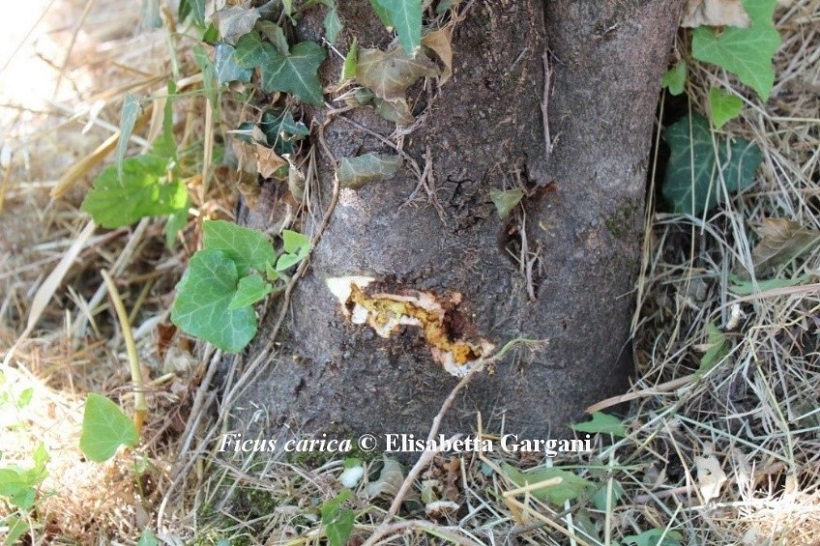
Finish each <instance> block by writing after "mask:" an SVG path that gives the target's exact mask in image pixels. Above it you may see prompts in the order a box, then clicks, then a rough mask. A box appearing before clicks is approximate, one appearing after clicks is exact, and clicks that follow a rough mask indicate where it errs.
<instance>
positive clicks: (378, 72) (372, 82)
mask: <svg viewBox="0 0 820 546" xmlns="http://www.w3.org/2000/svg"><path fill="white" fill-rule="evenodd" d="M437 75H438V67H437V66H436V65H435V64H434V63H433V62H432V61H431V60H430V59H428V58H427V56H425V55H424V54H423V53H421V52H420V51H419V52H417V53H416V55H415V56H414V57H409V56H407V55H406V54H405V53H404V52H403V51H402V50H401V49H399V48H393V49H390V50H389V51H387V52H384V51H381V50H378V49H367V48H364V49H361V50H359V62H358V66H357V67H356V79H357V80H359V83H361V84H362V85H364V86H365V87H369V88H370V89H372V90H373V92H374V93H375V94H376V96H377V97H379V98H381V99H384V100H396V99H403V98H404V94H405V91H406V90H407V88H408V87H410V86H411V85H413V83H414V82H415V81H416V80H417V79H419V78H421V77H423V76H437Z"/></svg>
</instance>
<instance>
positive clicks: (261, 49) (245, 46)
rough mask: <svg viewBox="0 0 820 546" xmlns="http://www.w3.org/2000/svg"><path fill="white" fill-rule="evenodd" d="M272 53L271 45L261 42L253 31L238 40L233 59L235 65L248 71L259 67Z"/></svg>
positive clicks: (257, 34)
mask: <svg viewBox="0 0 820 546" xmlns="http://www.w3.org/2000/svg"><path fill="white" fill-rule="evenodd" d="M274 51H275V49H274V47H273V46H272V45H271V44H269V43H267V42H263V41H262V38H261V37H260V36H259V33H258V32H256V31H253V32H249V33H248V34H245V35H244V36H242V37H241V38H239V40H238V41H237V42H236V49H235V50H234V52H233V57H234V60H235V61H236V64H237V65H239V66H240V67H242V68H246V69H249V70H250V69H253V68H255V67H257V66H260V65H261V64H262V63H263V62H265V60H266V59H268V58H269V57H270V56H271V55H272V54H273V52H274Z"/></svg>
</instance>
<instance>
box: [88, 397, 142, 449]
mask: <svg viewBox="0 0 820 546" xmlns="http://www.w3.org/2000/svg"><path fill="white" fill-rule="evenodd" d="M139 441H140V437H139V434H138V433H137V427H135V426H134V423H133V422H132V421H131V419H129V418H128V417H127V416H126V415H125V414H124V413H123V412H122V410H121V409H120V407H119V406H118V405H117V404H115V403H114V402H112V401H111V400H109V399H108V398H106V397H105V396H101V395H99V394H95V393H93V392H92V393H90V394H89V395H88V398H86V399H85V411H84V412H83V432H82V434H81V436H80V449H81V450H82V452H83V454H84V455H85V456H86V457H87V458H88V459H89V460H91V461H94V462H95V463H101V462H103V461H107V460H108V459H110V458H111V457H113V456H114V454H115V453H116V452H117V449H118V448H119V447H120V446H121V445H124V446H128V447H133V446H135V445H137V443H138V442H139Z"/></svg>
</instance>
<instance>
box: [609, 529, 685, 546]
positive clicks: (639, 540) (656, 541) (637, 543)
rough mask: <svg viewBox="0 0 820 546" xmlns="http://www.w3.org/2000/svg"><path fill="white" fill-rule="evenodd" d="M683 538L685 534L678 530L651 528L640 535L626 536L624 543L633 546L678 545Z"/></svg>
mask: <svg viewBox="0 0 820 546" xmlns="http://www.w3.org/2000/svg"><path fill="white" fill-rule="evenodd" d="M682 540H683V535H682V534H680V533H679V532H678V531H668V530H665V529H650V530H649V531H644V532H643V533H641V534H640V535H629V536H625V537H624V543H625V544H631V545H632V546H678V545H679V544H680V543H681V541H682Z"/></svg>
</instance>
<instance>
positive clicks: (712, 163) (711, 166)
mask: <svg viewBox="0 0 820 546" xmlns="http://www.w3.org/2000/svg"><path fill="white" fill-rule="evenodd" d="M690 133H691V134H690ZM663 138H664V140H665V141H666V143H667V144H668V145H669V148H670V149H671V155H670V157H669V163H668V164H667V166H666V176H665V178H664V181H663V186H662V188H661V192H662V194H663V197H664V198H665V199H666V200H667V201H668V202H669V203H670V204H671V205H672V209H673V211H674V212H678V213H683V214H694V215H697V214H701V213H702V212H703V211H709V210H711V209H713V208H714V207H715V206H717V204H718V200H719V199H722V198H723V191H722V190H720V188H719V187H718V186H717V184H715V182H716V181H719V180H720V177H719V176H718V167H719V168H720V170H721V172H722V174H723V180H724V182H725V188H726V191H727V192H735V191H739V190H744V189H747V188H749V187H750V186H751V185H752V184H754V180H755V171H757V168H758V166H760V162H761V161H762V160H763V155H762V154H761V152H760V150H759V149H758V147H757V146H755V145H754V144H752V143H751V142H749V141H748V140H745V139H742V138H736V139H734V140H732V141H729V140H728V139H721V138H717V140H716V146H717V150H718V154H717V156H716V155H715V148H714V146H713V143H712V133H711V129H710V127H709V120H707V119H706V118H704V117H703V116H701V115H700V114H693V115H691V116H689V115H688V116H686V117H684V118H682V119H681V120H679V121H677V122H675V123H673V124H672V125H670V126H669V127H667V128H666V130H665V131H664V133H663Z"/></svg>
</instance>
